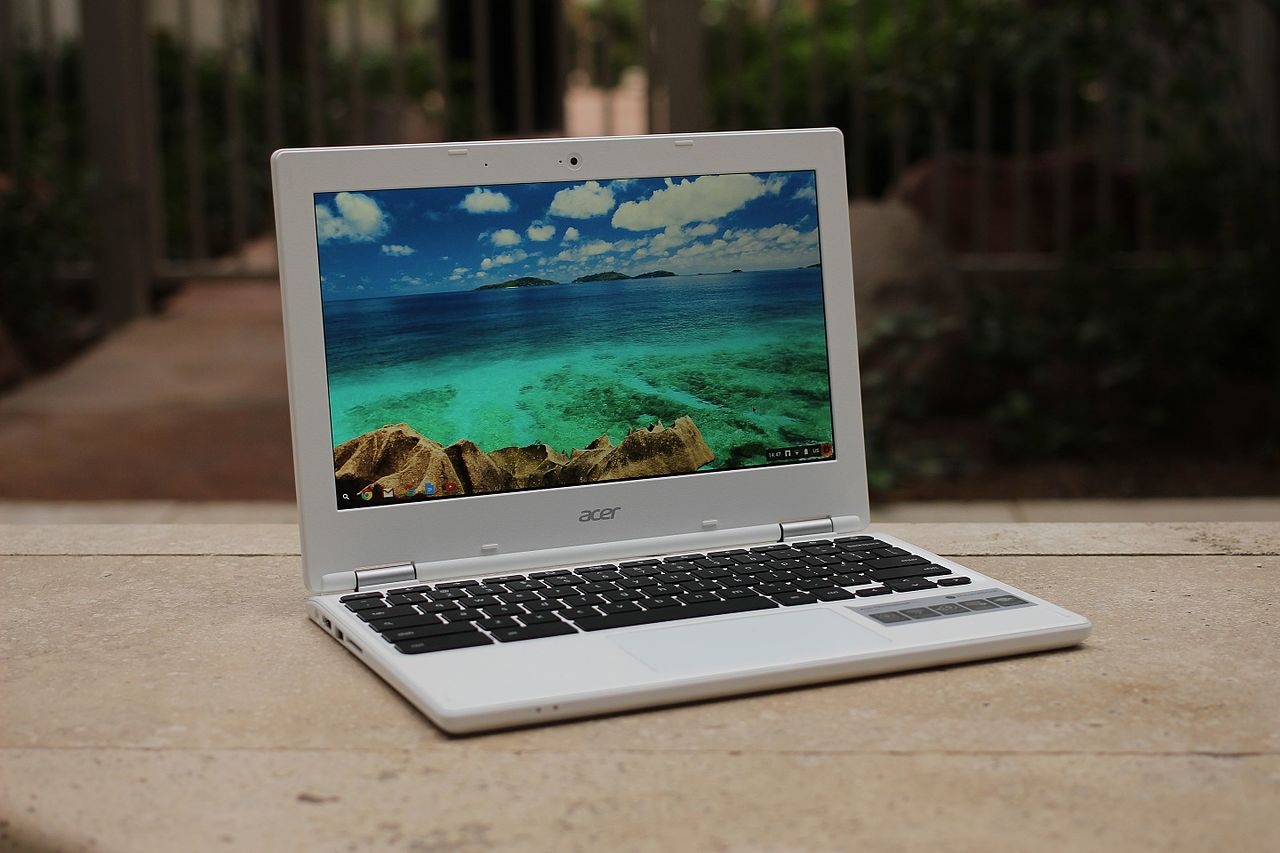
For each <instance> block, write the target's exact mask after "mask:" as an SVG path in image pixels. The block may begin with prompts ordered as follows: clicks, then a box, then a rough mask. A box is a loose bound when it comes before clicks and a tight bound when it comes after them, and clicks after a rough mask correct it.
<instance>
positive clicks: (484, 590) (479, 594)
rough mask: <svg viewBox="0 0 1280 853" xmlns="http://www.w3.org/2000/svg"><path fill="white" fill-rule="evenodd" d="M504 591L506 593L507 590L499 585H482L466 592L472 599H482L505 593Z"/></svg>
mask: <svg viewBox="0 0 1280 853" xmlns="http://www.w3.org/2000/svg"><path fill="white" fill-rule="evenodd" d="M506 591H507V588H506V587H505V586H500V585H499V584H484V585H483V586H473V587H470V588H469V589H468V590H467V592H469V593H470V594H471V597H472V598H483V597H486V596H490V595H497V594H498V593H500V592H506Z"/></svg>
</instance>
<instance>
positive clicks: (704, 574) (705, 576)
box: [693, 569, 732, 581]
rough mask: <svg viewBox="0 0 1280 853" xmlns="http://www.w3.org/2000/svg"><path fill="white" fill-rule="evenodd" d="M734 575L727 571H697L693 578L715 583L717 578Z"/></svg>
mask: <svg viewBox="0 0 1280 853" xmlns="http://www.w3.org/2000/svg"><path fill="white" fill-rule="evenodd" d="M731 574H732V572H729V571H727V570H725V569H695V570H694V572H693V576H694V577H695V578H701V579H702V580H704V581H713V580H715V579H716V578H727V577H729V576H730V575H731Z"/></svg>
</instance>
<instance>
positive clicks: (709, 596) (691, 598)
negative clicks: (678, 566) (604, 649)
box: [601, 592, 720, 609]
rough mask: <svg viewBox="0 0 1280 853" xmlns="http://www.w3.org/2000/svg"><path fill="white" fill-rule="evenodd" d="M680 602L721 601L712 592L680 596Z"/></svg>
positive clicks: (701, 602)
mask: <svg viewBox="0 0 1280 853" xmlns="http://www.w3.org/2000/svg"><path fill="white" fill-rule="evenodd" d="M679 600H680V601H683V602H684V603H685V604H706V603H708V602H711V601H719V600H720V596H718V595H716V594H715V593H712V592H691V593H688V594H686V595H682V596H680V598H679ZM601 609H603V608H601Z"/></svg>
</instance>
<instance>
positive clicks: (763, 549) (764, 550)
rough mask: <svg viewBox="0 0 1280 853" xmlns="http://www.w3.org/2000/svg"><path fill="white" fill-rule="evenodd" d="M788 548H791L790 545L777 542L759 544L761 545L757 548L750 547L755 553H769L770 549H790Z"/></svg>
mask: <svg viewBox="0 0 1280 853" xmlns="http://www.w3.org/2000/svg"><path fill="white" fill-rule="evenodd" d="M790 550H791V546H790V545H782V544H778V545H761V546H759V547H758V548H752V549H751V551H752V553H755V554H768V553H770V552H772V551H790Z"/></svg>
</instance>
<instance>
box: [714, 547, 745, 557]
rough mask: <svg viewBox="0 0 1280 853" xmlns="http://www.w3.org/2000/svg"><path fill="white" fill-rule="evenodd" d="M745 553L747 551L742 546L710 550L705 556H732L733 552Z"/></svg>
mask: <svg viewBox="0 0 1280 853" xmlns="http://www.w3.org/2000/svg"><path fill="white" fill-rule="evenodd" d="M745 553H747V552H746V550H745V549H743V548H734V549H733V550H732V551H711V552H709V553H708V554H707V556H708V557H732V556H733V555H734V554H745Z"/></svg>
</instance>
